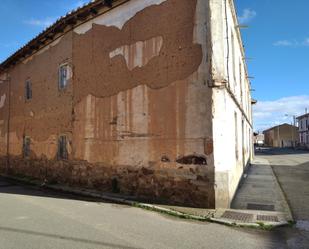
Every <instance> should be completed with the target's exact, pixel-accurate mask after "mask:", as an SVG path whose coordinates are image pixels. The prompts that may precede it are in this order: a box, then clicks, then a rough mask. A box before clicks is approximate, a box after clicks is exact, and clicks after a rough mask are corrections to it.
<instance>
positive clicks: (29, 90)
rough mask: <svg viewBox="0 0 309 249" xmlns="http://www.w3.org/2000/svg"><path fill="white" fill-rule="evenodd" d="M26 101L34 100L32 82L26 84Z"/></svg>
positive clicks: (28, 81)
mask: <svg viewBox="0 0 309 249" xmlns="http://www.w3.org/2000/svg"><path fill="white" fill-rule="evenodd" d="M25 99H26V100H30V99H32V84H31V81H30V80H26V83H25Z"/></svg>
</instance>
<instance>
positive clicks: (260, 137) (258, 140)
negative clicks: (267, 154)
mask: <svg viewBox="0 0 309 249" xmlns="http://www.w3.org/2000/svg"><path fill="white" fill-rule="evenodd" d="M264 141H265V136H264V134H261V133H254V136H253V143H254V145H257V146H263V145H264Z"/></svg>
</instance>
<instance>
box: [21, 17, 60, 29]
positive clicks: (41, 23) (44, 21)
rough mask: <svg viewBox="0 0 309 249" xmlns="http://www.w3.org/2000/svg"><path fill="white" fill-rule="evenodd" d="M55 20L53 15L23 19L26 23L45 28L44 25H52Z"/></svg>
mask: <svg viewBox="0 0 309 249" xmlns="http://www.w3.org/2000/svg"><path fill="white" fill-rule="evenodd" d="M56 20H57V18H55V17H46V18H44V19H35V18H32V19H30V20H26V21H24V23H25V24H28V25H32V26H38V27H43V28H46V27H48V26H50V25H52V24H53V23H54V22H55V21H56Z"/></svg>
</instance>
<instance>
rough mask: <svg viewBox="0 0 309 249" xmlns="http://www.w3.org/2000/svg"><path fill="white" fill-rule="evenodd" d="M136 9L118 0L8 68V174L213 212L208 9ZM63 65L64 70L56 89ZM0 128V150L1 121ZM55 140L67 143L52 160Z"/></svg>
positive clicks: (180, 5)
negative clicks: (27, 147)
mask: <svg viewBox="0 0 309 249" xmlns="http://www.w3.org/2000/svg"><path fill="white" fill-rule="evenodd" d="M138 4H140V1H139V0H131V1H128V2H127V3H125V4H123V5H121V6H120V7H117V8H115V9H113V10H111V13H109V12H107V13H105V14H103V15H102V16H100V17H99V18H100V19H99V21H96V22H93V21H92V22H91V25H89V24H87V23H85V24H83V25H82V26H81V27H78V28H76V29H75V30H73V31H70V32H68V33H67V34H65V35H64V36H63V37H62V38H61V39H59V40H58V41H57V42H54V44H53V46H49V47H48V48H46V49H45V50H44V51H41V52H40V53H37V54H36V55H34V56H32V57H31V59H29V58H28V59H27V60H26V61H24V63H19V64H18V65H16V66H15V67H13V68H12V69H11V70H10V72H9V73H10V75H11V96H10V97H11V98H10V99H11V106H10V115H11V122H10V128H9V130H10V132H9V140H10V144H9V152H10V155H11V172H12V173H14V174H24V175H28V176H35V177H36V178H39V179H47V180H49V181H52V182H59V183H65V184H70V185H74V186H75V185H79V186H81V185H82V186H85V187H91V188H96V189H99V190H102V191H113V188H112V185H113V184H115V179H116V182H117V184H118V185H119V186H118V187H119V191H120V192H121V193H125V194H130V195H135V196H138V197H141V198H146V199H151V200H157V201H163V202H169V203H175V204H185V205H188V206H199V207H214V205H215V204H214V201H215V200H214V166H213V142H212V141H213V140H212V124H211V105H212V103H211V89H210V88H208V85H207V81H208V80H209V78H210V73H209V70H208V69H209V68H210V66H209V61H208V60H209V57H208V56H207V53H208V47H207V46H208V43H207V41H206V40H205V39H207V38H206V37H207V34H208V30H206V25H205V23H207V20H208V19H207V15H208V13H207V8H208V4H207V3H206V2H205V1H203V0H192V1H187V0H165V1H162V0H161V1H159V0H148V1H147V4H146V5H145V7H144V8H143V9H139V8H137V6H138ZM139 6H140V5H139ZM118 8H119V9H118ZM117 9H118V10H117ZM134 10H135V11H136V13H133V12H134ZM117 11H118V13H117ZM132 11H133V12H132ZM115 17H117V19H115ZM113 18H114V19H113ZM111 20H114V23H115V25H113V22H112V21H111ZM107 23H109V25H107ZM119 23H121V24H122V25H119ZM63 63H68V64H69V65H70V67H71V68H72V71H73V73H72V78H71V79H70V80H69V84H68V87H67V88H66V89H64V90H63V91H59V89H58V68H59V65H61V64H63ZM27 79H30V80H31V82H32V86H33V89H32V92H33V98H32V99H31V100H30V101H25V99H24V83H25V81H26V80H27ZM2 88H3V87H2V86H0V89H1V95H3V94H5V91H4V90H3V91H2ZM6 100H7V98H6V99H5V103H4V105H3V108H0V115H1V117H2V116H3V117H4V118H3V119H4V120H5V114H4V110H7V108H6V105H7V103H6V102H7V101H6ZM2 113H3V114H2ZM0 120H1V118H0ZM0 129H1V133H0V135H1V141H3V142H2V143H3V145H5V136H7V129H6V127H5V124H3V125H2V126H1V123H0ZM25 135H26V136H29V137H30V138H31V157H30V159H26V160H24V159H23V158H22V140H23V136H25ZM60 135H67V137H68V144H67V146H68V152H69V160H67V161H59V160H56V159H57V139H58V137H59V136H60ZM5 153H6V152H5V150H3V151H2V152H1V155H2V156H3V157H4V156H5ZM113 179H114V180H113Z"/></svg>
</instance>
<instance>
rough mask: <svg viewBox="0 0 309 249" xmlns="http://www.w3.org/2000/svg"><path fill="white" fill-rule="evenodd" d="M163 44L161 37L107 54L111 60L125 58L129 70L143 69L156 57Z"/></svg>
mask: <svg viewBox="0 0 309 249" xmlns="http://www.w3.org/2000/svg"><path fill="white" fill-rule="evenodd" d="M162 44H163V37H161V36H159V37H155V38H151V39H150V40H147V41H138V42H136V43H134V44H131V45H124V46H121V47H119V48H116V49H115V50H114V51H112V52H110V53H109V57H110V58H111V59H112V58H114V57H115V56H117V55H121V56H123V57H124V58H125V60H126V62H127V66H128V68H129V70H133V69H134V68H136V67H143V66H145V65H147V63H148V62H149V61H150V60H151V59H152V58H154V57H156V56H158V55H159V53H160V51H161V48H162Z"/></svg>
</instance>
